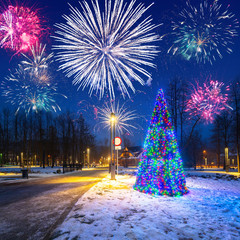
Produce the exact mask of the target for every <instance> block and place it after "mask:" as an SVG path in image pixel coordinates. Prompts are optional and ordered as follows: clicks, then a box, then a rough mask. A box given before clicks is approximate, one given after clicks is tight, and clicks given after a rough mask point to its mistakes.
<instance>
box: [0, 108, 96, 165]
mask: <svg viewBox="0 0 240 240" xmlns="http://www.w3.org/2000/svg"><path fill="white" fill-rule="evenodd" d="M94 145H95V137H94V136H93V134H92V133H91V131H90V128H89V126H88V124H87V123H86V121H85V119H84V118H83V116H82V115H79V116H76V115H75V114H72V113H69V112H67V113H62V114H61V115H59V116H54V114H52V113H46V112H31V113H29V115H26V114H25V113H18V114H14V112H13V111H10V110H9V109H4V110H2V113H1V114H0V154H2V155H1V156H0V157H1V159H0V161H1V163H0V164H1V165H2V164H8V163H10V164H16V165H23V164H24V165H27V164H31V165H35V164H37V165H40V166H42V167H45V166H54V165H60V164H68V163H69V164H71V163H83V162H84V158H86V156H85V155H86V149H87V148H90V149H91V148H93V147H94Z"/></svg>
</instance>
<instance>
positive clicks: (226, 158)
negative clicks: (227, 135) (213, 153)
mask: <svg viewBox="0 0 240 240" xmlns="http://www.w3.org/2000/svg"><path fill="white" fill-rule="evenodd" d="M229 165H230V163H229V160H228V147H225V170H226V172H229V167H230V166H229Z"/></svg>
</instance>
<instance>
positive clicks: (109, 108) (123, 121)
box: [97, 102, 139, 134]
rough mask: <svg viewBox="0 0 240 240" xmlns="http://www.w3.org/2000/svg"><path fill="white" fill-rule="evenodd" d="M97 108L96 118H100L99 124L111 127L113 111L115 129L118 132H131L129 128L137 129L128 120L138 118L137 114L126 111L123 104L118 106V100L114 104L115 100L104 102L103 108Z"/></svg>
mask: <svg viewBox="0 0 240 240" xmlns="http://www.w3.org/2000/svg"><path fill="white" fill-rule="evenodd" d="M97 109H98V118H99V119H100V121H101V122H100V124H101V125H103V126H104V128H109V129H110V127H111V114H112V113H114V114H115V117H116V123H115V126H116V131H117V132H118V133H119V134H123V132H124V131H125V132H128V133H129V134H131V130H130V129H132V128H133V129H137V128H136V126H134V125H133V124H131V123H130V122H132V121H134V120H136V119H139V117H138V115H137V114H136V112H135V111H128V109H127V108H125V104H123V105H122V106H120V104H119V102H118V103H117V104H115V102H111V103H110V104H107V103H106V104H105V106H104V107H103V108H99V107H98V108H97Z"/></svg>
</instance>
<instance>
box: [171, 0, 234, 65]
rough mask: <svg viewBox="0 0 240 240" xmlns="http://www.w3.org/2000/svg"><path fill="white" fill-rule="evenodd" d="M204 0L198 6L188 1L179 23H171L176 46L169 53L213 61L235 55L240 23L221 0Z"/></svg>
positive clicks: (200, 60) (180, 15)
mask: <svg viewBox="0 0 240 240" xmlns="http://www.w3.org/2000/svg"><path fill="white" fill-rule="evenodd" d="M211 2H213V3H210V1H207V0H201V2H200V5H199V6H198V7H195V6H192V5H191V4H190V1H189V0H188V1H187V7H186V8H185V9H184V10H183V11H181V12H180V14H179V20H178V21H173V22H172V34H171V35H172V36H174V38H175V40H174V44H173V45H172V46H171V47H170V48H169V50H168V53H169V52H171V53H173V55H175V54H181V55H182V56H183V57H184V58H185V59H187V60H190V59H196V60H197V62H204V63H205V62H210V63H211V64H212V62H213V61H215V60H216V56H219V57H220V58H222V57H223V55H222V53H223V52H227V53H232V49H231V47H230V46H231V45H232V44H233V38H234V37H236V36H238V32H237V28H238V27H239V22H238V20H237V19H236V18H235V15H234V14H233V13H231V12H230V11H229V5H228V6H227V8H224V7H223V6H222V5H221V4H219V2H218V1H211Z"/></svg>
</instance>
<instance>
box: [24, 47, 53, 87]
mask: <svg viewBox="0 0 240 240" xmlns="http://www.w3.org/2000/svg"><path fill="white" fill-rule="evenodd" d="M22 55H23V56H24V57H25V60H24V61H22V62H21V65H22V66H23V67H24V71H27V72H28V73H29V74H32V75H33V77H34V79H35V80H37V81H38V83H48V82H49V80H50V78H51V76H50V74H49V65H50V64H51V63H52V61H53V53H50V54H46V45H42V44H40V45H39V44H38V43H37V44H36V46H32V47H31V56H27V55H26V54H24V53H22Z"/></svg>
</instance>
